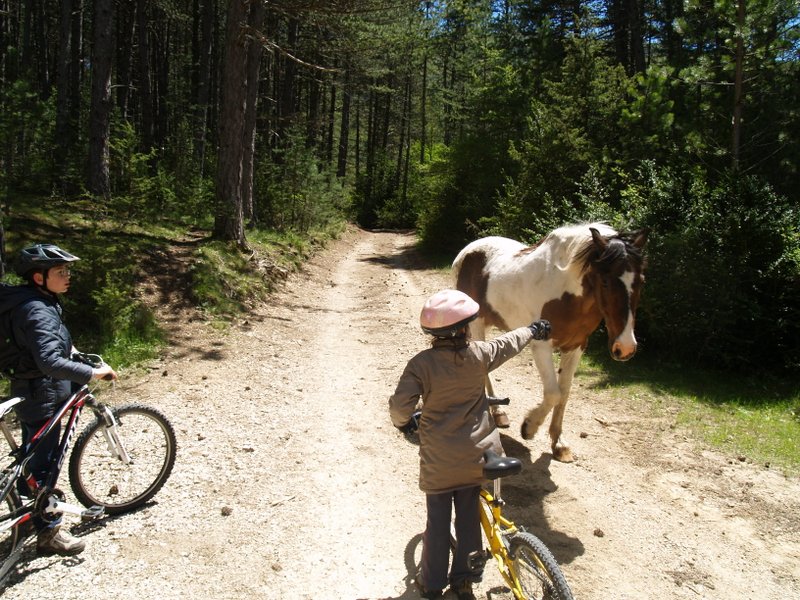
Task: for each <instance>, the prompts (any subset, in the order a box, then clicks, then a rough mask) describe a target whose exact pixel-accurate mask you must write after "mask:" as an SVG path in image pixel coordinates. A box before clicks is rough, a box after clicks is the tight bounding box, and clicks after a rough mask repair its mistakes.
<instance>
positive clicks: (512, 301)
mask: <svg viewBox="0 0 800 600" xmlns="http://www.w3.org/2000/svg"><path fill="white" fill-rule="evenodd" d="M646 241H647V231H646V230H644V229H642V230H638V231H635V232H630V233H618V232H617V231H616V230H614V229H613V228H611V227H609V226H608V225H606V224H605V223H587V224H579V225H567V226H564V227H560V228H558V229H555V230H553V231H551V232H550V233H549V234H548V235H547V236H546V237H545V238H544V239H543V240H541V241H540V242H539V243H538V244H536V245H534V246H526V245H524V244H522V243H521V242H518V241H515V240H511V239H508V238H504V237H498V236H492V237H486V238H482V239H478V240H475V241H474V242H472V243H470V244H469V245H467V246H466V247H464V248H463V249H462V250H461V252H459V253H458V255H457V256H456V258H455V260H454V261H453V265H452V274H453V279H454V282H455V286H456V288H457V289H459V290H461V291H462V292H464V293H466V294H467V295H468V296H470V297H471V298H473V299H474V300H475V301H476V302H477V303H478V304H479V306H480V310H479V312H478V317H477V319H475V320H474V321H473V322H472V323H470V333H471V335H472V337H473V338H475V339H480V340H483V339H485V333H486V328H487V327H489V326H494V327H497V328H498V329H501V330H505V331H508V330H510V329H514V328H516V327H522V326H524V325H528V324H530V323H531V322H532V321H535V320H537V319H547V320H548V321H550V323H551V327H552V332H551V338H550V339H549V340H547V341H534V342H532V350H533V358H534V362H535V364H536V367H537V369H538V371H539V374H540V376H541V379H542V385H543V388H544V398H543V401H542V402H541V403H540V404H539V405H538V406H536V407H534V408H533V409H531V410H530V411H529V412H528V414H527V415H526V417H525V420H524V422H523V423H522V427H521V434H522V437H523V439H526V440H529V439H532V438H533V436H534V435H535V434H536V431H537V430H538V429H539V427H540V426H541V424H542V422H543V421H544V420H545V418H546V417H547V415H548V413H549V412H550V411H551V410H552V411H553V415H552V417H551V420H550V429H549V434H550V440H551V442H552V446H551V447H552V450H553V457H554V458H555V459H556V460H559V461H561V462H572V461H573V460H574V455H573V453H572V450H571V449H570V447H569V445H568V444H567V443H566V441H565V440H564V439H563V438H562V423H563V419H564V409H565V408H566V405H567V400H568V399H569V392H570V387H571V385H572V378H573V376H574V374H575V371H576V370H577V368H578V363H579V362H580V359H581V356H583V353H584V351H585V350H586V345H587V343H588V341H589V336H590V335H591V334H592V332H594V331H595V329H597V327H598V326H599V325H600V322H601V321H602V320H604V321H605V325H606V329H607V331H608V348H609V352H610V353H611V356H612V357H613V358H614V359H615V360H618V361H627V360H629V359H630V358H632V357H633V355H634V354H635V353H636V347H637V343H636V336H635V335H634V322H635V317H636V309H637V307H638V305H639V298H640V295H641V290H642V286H643V284H644V268H645V259H644V246H645V243H646ZM554 352H560V353H561V360H560V365H559V369H558V371H556V367H555V363H554V360H553V353H554ZM486 389H487V393H488V394H490V395H494V390H493V387H492V383H491V380H489V379H487V382H486ZM499 416H501V417H506V416H505V415H499ZM506 419H507V417H506ZM505 426H506V427H507V426H508V423H507V420H506V423H505Z"/></svg>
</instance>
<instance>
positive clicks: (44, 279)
mask: <svg viewBox="0 0 800 600" xmlns="http://www.w3.org/2000/svg"><path fill="white" fill-rule="evenodd" d="M49 270H50V269H42V270H41V271H36V272H35V273H33V275H31V281H32V282H33V285H35V286H36V287H37V288H39V289H40V290H41V291H42V292H44V293H45V294H48V295H50V296H55V293H54V292H52V291H50V288H48V287H47V272H48V271H49ZM37 275H41V279H42V283H39V282H38V281H37V277H36V276H37Z"/></svg>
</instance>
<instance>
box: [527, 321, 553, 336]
mask: <svg viewBox="0 0 800 600" xmlns="http://www.w3.org/2000/svg"><path fill="white" fill-rule="evenodd" d="M528 329H530V330H531V333H532V334H533V339H535V340H549V339H550V321H546V320H545V319H539V320H538V321H534V322H533V323H531V324H530V325H528Z"/></svg>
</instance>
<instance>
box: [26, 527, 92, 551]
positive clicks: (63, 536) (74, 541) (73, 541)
mask: <svg viewBox="0 0 800 600" xmlns="http://www.w3.org/2000/svg"><path fill="white" fill-rule="evenodd" d="M84 548H86V542H84V541H83V540H82V539H80V538H76V537H75V536H74V535H72V534H70V533H67V532H66V531H61V528H60V527H53V528H52V529H44V530H42V531H40V532H39V534H38V537H37V540H36V550H37V551H38V552H39V554H59V555H61V556H71V555H73V554H80V553H81V552H83V549H84Z"/></svg>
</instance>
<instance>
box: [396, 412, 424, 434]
mask: <svg viewBox="0 0 800 600" xmlns="http://www.w3.org/2000/svg"><path fill="white" fill-rule="evenodd" d="M420 415H422V411H419V410H418V411H416V412H415V413H414V414H413V415H411V418H410V419H409V420H408V423H406V424H405V425H401V426H400V427H398V429H399V430H400V431H401V432H402V433H403V435H409V434H411V433H414V432H415V431H416V430H417V429H419V417H420Z"/></svg>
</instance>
